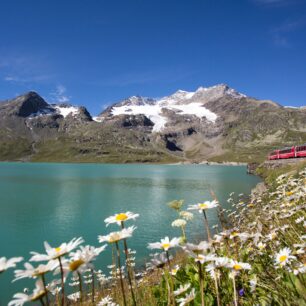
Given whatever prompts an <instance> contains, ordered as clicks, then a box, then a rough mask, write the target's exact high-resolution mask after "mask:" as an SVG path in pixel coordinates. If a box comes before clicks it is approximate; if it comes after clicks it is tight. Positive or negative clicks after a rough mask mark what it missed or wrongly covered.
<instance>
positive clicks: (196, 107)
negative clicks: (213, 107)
mask: <svg viewBox="0 0 306 306" xmlns="http://www.w3.org/2000/svg"><path fill="white" fill-rule="evenodd" d="M189 96H191V95H189ZM163 109H168V110H171V111H175V112H176V113H177V115H194V116H197V117H198V118H200V119H202V118H203V117H205V118H206V119H207V120H209V121H211V122H213V123H214V122H215V121H216V119H217V115H216V114H215V113H213V112H211V111H210V110H208V109H207V108H205V107H204V106H202V103H196V102H192V103H189V104H176V101H174V100H172V101H169V103H166V100H165V99H162V100H160V101H157V102H156V104H153V105H152V104H146V105H123V106H117V107H113V108H112V115H113V116H118V115H145V116H146V117H148V118H149V119H150V120H151V121H152V122H153V123H154V127H153V132H160V131H161V130H163V129H164V128H165V125H166V123H167V117H165V116H163V113H162V112H163Z"/></svg>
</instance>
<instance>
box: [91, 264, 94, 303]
mask: <svg viewBox="0 0 306 306" xmlns="http://www.w3.org/2000/svg"><path fill="white" fill-rule="evenodd" d="M91 301H92V304H93V305H95V273H94V270H93V269H91Z"/></svg>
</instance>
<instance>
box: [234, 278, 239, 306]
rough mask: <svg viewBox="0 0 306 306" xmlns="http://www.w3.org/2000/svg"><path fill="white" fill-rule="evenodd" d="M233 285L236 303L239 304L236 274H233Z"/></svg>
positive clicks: (236, 305)
mask: <svg viewBox="0 0 306 306" xmlns="http://www.w3.org/2000/svg"><path fill="white" fill-rule="evenodd" d="M233 287H234V305H235V306H238V301H237V291H236V280H235V275H233Z"/></svg>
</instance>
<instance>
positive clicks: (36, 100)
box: [1, 91, 49, 117]
mask: <svg viewBox="0 0 306 306" xmlns="http://www.w3.org/2000/svg"><path fill="white" fill-rule="evenodd" d="M48 107H49V104H48V103H47V102H46V101H45V100H44V99H43V98H42V97H41V96H40V95H38V94H37V93H36V92H34V91H30V92H27V93H25V94H23V95H20V96H18V97H16V98H14V99H12V100H10V101H7V102H6V103H4V104H2V105H1V109H2V110H6V113H7V115H15V116H19V117H27V116H30V115H31V114H33V113H38V112H40V111H41V110H43V109H46V108H48Z"/></svg>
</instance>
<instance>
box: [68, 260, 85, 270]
mask: <svg viewBox="0 0 306 306" xmlns="http://www.w3.org/2000/svg"><path fill="white" fill-rule="evenodd" d="M83 263H84V260H82V259H77V260H75V261H72V262H71V263H70V264H69V269H70V271H75V270H77V269H78V268H79V267H80V266H81V265H82V264H83Z"/></svg>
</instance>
